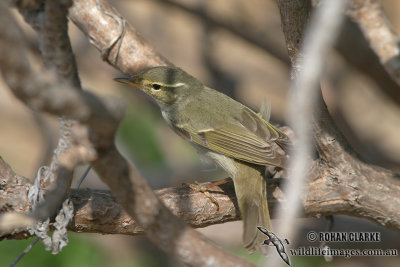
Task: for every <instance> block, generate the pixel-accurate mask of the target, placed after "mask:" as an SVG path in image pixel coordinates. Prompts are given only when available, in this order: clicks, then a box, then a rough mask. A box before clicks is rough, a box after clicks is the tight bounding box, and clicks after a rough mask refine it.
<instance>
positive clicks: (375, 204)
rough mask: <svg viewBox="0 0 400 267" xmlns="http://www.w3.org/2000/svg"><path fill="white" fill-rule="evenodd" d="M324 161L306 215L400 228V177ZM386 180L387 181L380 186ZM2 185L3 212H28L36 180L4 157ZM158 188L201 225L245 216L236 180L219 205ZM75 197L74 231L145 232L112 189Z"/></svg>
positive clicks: (217, 191)
mask: <svg viewBox="0 0 400 267" xmlns="http://www.w3.org/2000/svg"><path fill="white" fill-rule="evenodd" d="M339 157H340V156H339ZM319 163H320V162H315V165H314V167H313V172H311V173H310V176H309V180H310V181H311V182H310V183H309V191H308V193H307V196H306V200H305V201H304V210H305V215H306V216H326V215H332V214H348V215H352V216H358V217H360V218H367V219H370V220H373V221H375V222H376V223H378V224H380V225H384V226H386V227H388V228H391V229H394V230H397V231H400V212H398V211H397V212H396V211H393V212H391V213H390V214H389V216H388V213H387V207H386V202H387V201H388V200H390V201H393V203H400V197H399V196H398V190H400V185H399V183H398V182H397V183H396V178H393V177H391V176H389V175H388V174H387V172H386V171H383V172H379V173H377V172H375V171H374V177H373V179H370V180H368V182H365V181H364V180H365V178H362V179H355V178H354V177H353V176H354V175H353V174H348V175H347V176H352V177H353V178H351V179H349V178H348V177H347V176H344V175H343V176H339V173H340V172H339V171H337V170H335V169H334V168H333V167H332V166H330V167H329V168H330V170H332V171H331V173H329V172H320V169H321V166H317V164H319ZM322 168H325V166H322ZM326 168H328V167H326ZM333 171H336V172H333ZM365 172H369V170H368V169H367V170H365ZM274 180H275V179H274ZM381 182H384V183H385V185H384V186H382V185H380V183H381ZM0 184H1V185H2V187H1V189H0V195H1V198H0V211H1V212H10V211H17V212H24V211H27V208H28V207H27V191H28V190H29V186H30V182H29V180H28V179H26V178H24V177H21V176H18V175H17V174H15V173H14V172H13V171H12V169H11V168H10V167H9V166H8V165H7V164H6V163H5V162H4V161H2V160H1V159H0ZM277 186H278V183H269V184H268V191H269V192H270V193H269V194H268V197H269V198H268V203H269V207H270V209H272V211H273V210H274V208H275V207H276V205H277V204H278V200H277V199H276V198H275V197H274V196H273V195H275V194H274V192H278V191H277V190H279V189H278V187H277ZM155 192H156V195H157V196H158V198H159V199H160V200H161V201H162V202H163V203H164V205H166V206H167V208H168V209H169V210H171V211H172V213H173V214H175V215H176V216H178V217H180V218H181V219H183V220H184V221H185V222H187V223H188V224H190V225H192V226H193V227H196V228H197V227H205V226H208V225H212V224H219V223H224V222H227V221H234V220H239V219H240V214H239V209H238V208H237V203H236V196H235V193H234V190H233V186H232V183H230V184H229V183H228V184H226V185H222V186H221V187H215V188H213V189H212V190H211V192H210V193H211V195H212V196H213V197H214V198H215V199H216V200H217V202H218V205H219V209H217V207H216V205H215V204H214V203H212V202H211V201H210V199H209V198H207V197H206V196H205V195H204V194H202V193H198V192H194V191H192V190H190V189H189V188H188V187H175V188H165V189H160V190H156V191H155ZM362 192H368V194H369V195H368V197H365V196H363V194H362ZM70 197H71V200H72V201H73V203H74V210H75V217H74V221H73V222H72V224H71V225H70V226H69V229H70V230H71V231H76V232H89V233H102V234H127V235H135V234H142V233H143V227H141V226H140V225H139V224H138V223H137V222H136V221H135V220H133V219H132V218H131V217H130V216H129V215H128V214H127V213H126V211H124V209H123V208H122V207H121V206H120V205H119V204H118V202H117V201H116V199H115V197H113V196H112V195H111V193H110V191H108V190H90V189H82V190H71V192H70ZM272 214H273V215H274V213H272ZM3 237H7V238H12V239H20V238H26V237H27V233H26V232H18V233H11V234H10V235H7V236H3ZM0 238H1V237H0Z"/></svg>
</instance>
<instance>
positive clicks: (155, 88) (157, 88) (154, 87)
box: [152, 83, 161, 90]
mask: <svg viewBox="0 0 400 267" xmlns="http://www.w3.org/2000/svg"><path fill="white" fill-rule="evenodd" d="M152 87H153V89H154V90H160V88H161V85H159V84H158V83H153V85H152Z"/></svg>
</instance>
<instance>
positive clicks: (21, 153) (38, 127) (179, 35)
mask: <svg viewBox="0 0 400 267" xmlns="http://www.w3.org/2000/svg"><path fill="white" fill-rule="evenodd" d="M110 3H111V4H112V5H114V6H115V7H116V9H117V10H118V11H119V12H121V14H122V15H123V16H124V17H125V18H126V19H127V21H128V22H129V23H130V24H132V25H133V27H134V28H136V30H137V31H138V32H139V33H140V34H141V35H142V36H143V37H144V38H145V39H146V40H147V41H149V42H150V43H151V44H152V45H153V46H154V47H155V48H156V50H157V51H159V52H160V53H161V54H162V55H164V56H165V57H166V58H168V59H169V60H170V61H171V62H173V63H174V64H175V65H176V66H179V67H182V68H183V69H185V70H186V71H188V72H189V73H191V74H192V75H194V76H195V77H197V78H198V79H200V80H201V81H202V82H203V83H204V84H206V85H208V86H210V87H213V88H215V89H218V90H220V91H222V92H224V93H226V94H228V95H230V96H231V97H233V98H235V99H237V100H239V101H240V102H242V103H244V104H246V105H248V106H249V107H251V108H253V109H254V110H258V109H259V106H260V105H261V102H262V101H263V100H264V99H268V101H269V102H270V103H271V105H272V121H273V122H274V123H276V124H278V125H284V124H285V119H286V110H287V103H286V93H287V88H288V84H289V79H290V69H289V67H290V62H289V59H288V57H287V52H286V46H285V42H284V37H283V33H282V31H281V26H280V24H281V22H280V15H279V10H278V8H277V6H276V3H275V1H271V0H248V1H240V0H213V1H206V0H163V1H161V0H152V1H150V0H135V1H127V0H125V1H124V0H119V1H118V0H114V1H110ZM382 3H383V5H384V8H385V10H386V11H387V14H388V17H389V19H390V21H391V23H392V24H393V26H394V28H395V29H396V31H397V32H399V31H400V17H399V16H398V12H399V11H400V2H399V1H396V0H383V1H382ZM14 14H15V16H16V17H17V18H18V20H19V21H20V23H21V26H22V27H23V28H24V30H25V32H26V42H27V43H29V46H30V48H31V50H32V53H31V57H32V61H35V60H40V53H39V50H38V45H37V39H36V36H35V33H34V32H33V31H32V30H31V29H30V28H29V26H27V25H26V24H25V23H24V22H23V20H22V19H21V17H20V16H19V14H18V13H17V12H14ZM345 27H346V30H349V31H352V30H354V31H357V29H354V28H356V27H355V26H354V25H352V24H351V23H350V22H348V23H346V24H345ZM69 30H70V36H71V40H72V45H73V49H74V52H75V55H76V59H77V63H78V70H79V73H80V77H81V81H82V85H83V87H84V88H85V89H87V90H91V91H93V92H95V93H97V94H99V95H102V96H103V97H117V98H120V99H121V101H124V102H125V104H126V107H127V115H126V118H125V119H124V121H123V122H122V124H121V127H120V130H119V132H118V136H117V143H118V147H119V149H120V151H121V152H122V153H123V154H124V155H126V156H127V157H128V158H129V159H131V160H132V161H133V162H134V163H135V164H136V166H137V167H138V168H139V170H140V171H141V173H142V174H143V176H144V177H145V178H147V180H148V182H149V183H150V184H151V185H152V187H153V188H155V189H157V188H163V187H170V186H177V185H181V183H183V182H186V183H188V182H193V181H212V180H216V179H221V178H225V177H226V175H225V174H224V173H223V172H221V171H212V172H211V171H204V166H202V165H201V163H200V161H199V159H198V157H197V154H196V152H195V151H194V149H192V148H191V146H189V145H188V144H187V143H185V142H184V141H183V140H182V139H181V138H180V137H178V136H177V135H175V134H174V133H173V132H172V131H171V130H170V129H169V127H168V126H167V125H166V124H165V122H164V121H163V120H162V118H161V116H160V112H159V109H158V107H157V106H156V105H155V104H154V103H153V102H151V101H150V100H149V98H147V97H146V96H145V95H144V94H143V93H141V92H140V91H139V90H135V88H133V87H128V86H124V85H121V84H117V83H115V82H114V81H113V80H112V79H113V78H115V77H121V76H122V77H123V76H124V74H122V73H120V72H119V71H117V70H115V69H113V68H112V67H110V66H109V65H108V64H107V63H105V62H103V61H102V60H101V56H100V54H99V52H98V51H97V50H96V49H95V48H93V47H92V46H91V45H90V43H89V41H88V39H87V38H86V37H85V36H84V35H83V34H82V33H81V32H80V31H79V30H78V29H77V28H76V27H75V25H73V24H72V23H71V24H70V28H69ZM354 36H356V35H354ZM341 38H342V37H341ZM343 38H346V35H345V36H344V37H343ZM358 41H359V42H360V41H361V42H363V40H362V36H361V39H358ZM352 44H353V45H352V46H350V45H347V47H346V48H348V49H352V50H354V51H359V50H360V49H359V47H358V44H357V43H354V42H353V43H352ZM338 46H339V45H338ZM343 50H344V49H343V48H340V47H338V49H337V50H336V51H332V53H331V55H330V56H329V59H328V65H327V67H326V75H325V77H324V78H323V81H322V83H323V95H324V99H325V101H326V103H327V105H328V108H329V111H330V112H331V114H332V116H333V117H334V119H335V121H336V123H337V126H338V127H339V128H340V129H341V130H342V131H343V132H344V133H345V135H346V137H347V138H348V140H349V142H350V143H351V144H352V146H353V148H354V149H355V150H356V151H358V152H359V153H360V155H361V156H362V157H363V158H365V159H366V160H369V161H371V162H373V163H375V164H380V165H382V166H384V167H389V168H392V167H393V166H394V165H395V164H393V162H396V160H398V159H399V158H400V155H399V153H400V143H399V139H400V138H399V134H398V133H399V132H400V108H399V103H400V101H399V99H400V98H399V92H396V91H394V92H391V93H390V92H389V93H388V92H387V91H384V90H382V89H381V87H380V86H381V84H379V83H378V82H377V80H376V79H374V78H371V76H370V75H368V73H371V72H374V70H371V69H368V68H369V67H371V68H373V67H375V66H374V65H373V64H371V63H370V62H371V61H370V59H371V58H372V56H370V55H369V54H368V53H367V52H366V53H365V54H361V55H358V57H359V58H358V60H359V61H358V62H361V63H358V64H359V65H357V64H354V62H350V61H351V58H347V56H346V54H344V52H343ZM360 58H361V60H360ZM363 60H365V64H363V62H364V61H363ZM360 65H361V66H364V68H366V70H365V69H363V68H360ZM374 73H376V72H374ZM377 79H378V78H377ZM381 80H385V79H381ZM386 82H387V83H389V85H388V87H390V86H392V88H395V86H394V85H393V84H390V82H389V81H387V79H386ZM396 88H397V87H396ZM377 122H379V126H378V127H376V124H377ZM0 125H1V129H2V131H1V136H0V156H1V157H3V158H4V160H5V161H6V162H8V163H9V164H10V165H11V166H12V168H13V169H14V170H15V171H16V172H17V173H19V174H21V175H24V176H26V177H28V178H31V179H32V178H33V177H34V176H35V174H36V171H37V169H38V167H39V166H41V165H44V164H48V163H49V160H50V159H51V156H52V151H53V149H54V148H55V145H56V142H57V136H58V121H57V118H54V117H51V116H48V115H46V114H38V113H35V112H33V111H31V110H30V109H28V108H27V107H25V106H24V105H23V104H22V103H21V102H19V101H18V100H17V99H16V98H15V97H14V96H13V95H11V93H10V91H9V89H8V88H7V86H6V85H5V84H4V82H3V81H2V79H1V77H0ZM382 135H384V136H385V138H377V137H378V136H382ZM381 139H383V140H381ZM365 144H369V145H368V146H366V145H365ZM84 168H85V166H82V168H81V169H78V170H77V172H76V176H77V177H79V175H80V174H81V173H82V172H83V170H84ZM393 169H395V168H393ZM85 187H88V188H96V189H105V188H106V187H105V185H104V184H103V183H102V182H101V181H100V180H99V179H98V178H97V177H96V175H95V173H94V172H92V171H91V172H90V174H89V177H88V178H87V179H86V180H85V181H84V183H83V184H82V186H81V188H85ZM301 220H302V221H303V222H304V224H305V228H304V229H303V230H302V233H301V235H300V238H299V239H300V240H299V242H300V243H299V244H298V245H297V246H308V245H314V246H316V244H309V243H307V240H306V238H305V236H306V233H307V231H309V230H315V231H318V230H320V231H323V230H324V229H325V228H326V226H327V221H326V220H325V219H324V218H321V219H301ZM274 223H278V222H276V221H273V224H274ZM199 231H200V232H202V233H204V234H205V235H206V236H207V237H208V238H210V239H211V240H213V241H214V242H215V243H217V244H219V245H221V246H222V247H224V248H226V249H227V250H229V251H231V252H232V253H235V254H237V255H241V256H243V257H246V258H248V259H250V260H251V261H253V262H255V263H256V262H258V261H259V260H260V259H261V258H262V256H261V255H259V254H253V255H248V254H247V253H246V251H245V250H244V249H242V247H241V234H242V233H241V231H242V226H241V222H231V223H225V224H222V225H215V226H209V227H206V228H204V229H199ZM333 231H379V232H381V234H382V240H383V241H382V242H380V243H375V244H368V243H367V244H365V243H362V244H358V243H352V244H347V243H346V244H342V243H340V244H334V245H332V246H331V247H332V248H359V249H362V248H397V249H400V242H399V241H398V240H399V237H400V235H399V233H398V232H394V231H391V230H388V229H385V228H382V227H379V226H377V225H375V224H373V223H370V222H368V221H366V220H362V219H356V218H352V217H348V216H335V224H334V228H333ZM69 237H70V239H71V240H70V243H69V245H68V246H67V247H66V248H64V249H63V251H62V252H61V253H60V254H58V255H55V256H54V255H51V254H50V253H48V252H46V251H45V250H44V248H43V246H42V245H41V244H40V245H37V246H36V247H35V248H34V249H33V250H32V251H31V252H30V253H29V254H28V255H26V256H25V257H24V258H23V259H22V261H21V262H20V263H19V265H18V266H118V267H122V266H180V265H179V263H177V262H175V261H174V260H173V259H170V258H169V257H168V256H167V255H165V254H163V253H162V252H161V251H160V250H158V249H157V248H156V247H155V246H154V245H153V244H152V243H150V242H149V241H148V240H147V239H146V237H144V236H138V237H129V236H120V235H107V236H101V235H96V234H76V233H70V235H69ZM28 243H29V241H28V240H25V241H14V240H3V241H1V242H0V266H8V265H9V264H10V263H11V262H12V261H13V259H14V258H15V257H16V256H17V255H18V254H19V253H20V252H22V251H23V249H24V248H25V247H26V245H27V244H28ZM295 247H296V246H295ZM291 259H292V265H293V266H310V265H312V266H400V260H399V257H353V258H351V259H350V260H347V259H344V258H342V257H335V258H334V260H333V261H332V262H326V261H325V260H324V259H323V258H322V257H292V258H291Z"/></svg>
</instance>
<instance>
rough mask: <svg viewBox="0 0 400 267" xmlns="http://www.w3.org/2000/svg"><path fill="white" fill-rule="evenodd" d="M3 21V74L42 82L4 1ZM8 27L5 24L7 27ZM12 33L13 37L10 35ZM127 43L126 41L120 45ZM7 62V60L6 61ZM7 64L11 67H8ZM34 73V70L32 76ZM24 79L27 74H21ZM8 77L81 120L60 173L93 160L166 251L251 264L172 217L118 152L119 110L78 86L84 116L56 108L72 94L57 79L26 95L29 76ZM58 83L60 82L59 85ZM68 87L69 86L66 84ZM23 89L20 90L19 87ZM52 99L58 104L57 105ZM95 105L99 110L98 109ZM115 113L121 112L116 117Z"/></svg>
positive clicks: (34, 97) (187, 259)
mask: <svg viewBox="0 0 400 267" xmlns="http://www.w3.org/2000/svg"><path fill="white" fill-rule="evenodd" d="M0 12H1V15H2V16H0V17H1V18H0V19H1V20H2V21H1V23H0V24H1V25H7V26H6V27H4V26H3V27H2V28H0V30H1V31H0V45H3V46H4V47H1V48H4V49H2V51H10V53H11V54H12V55H13V56H15V57H17V59H15V60H14V59H11V58H9V57H8V56H7V55H5V56H2V57H0V68H1V72H2V73H3V75H4V76H6V75H5V74H7V73H10V72H11V73H12V72H13V71H14V72H16V73H18V72H19V71H20V70H19V68H22V72H23V73H25V74H28V77H36V78H37V80H38V81H39V82H38V83H42V84H43V83H44V82H43V80H42V79H43V78H42V75H41V74H38V73H35V72H34V71H32V70H30V66H29V64H27V65H26V66H20V65H19V63H20V62H22V61H23V60H24V59H22V58H21V57H23V56H24V53H23V52H24V51H25V47H24V46H23V44H22V43H21V44H19V45H16V44H14V43H13V42H15V41H17V40H18V39H21V31H20V29H19V28H18V26H17V24H16V22H15V21H14V20H13V18H12V16H11V14H9V12H8V10H6V8H5V6H4V4H2V5H0ZM5 28H7V29H5ZM9 37H12V38H11V39H10V40H9ZM122 47H123V46H122ZM3 63H6V64H3ZM8 68H9V69H8ZM33 74H36V75H33ZM22 78H24V77H22ZM5 80H6V82H7V83H8V84H9V86H10V87H11V88H12V89H13V90H16V89H15V88H14V86H15V87H16V88H17V91H18V90H21V91H22V94H17V93H16V95H17V96H21V97H20V99H21V100H23V101H24V102H26V103H30V102H37V101H38V100H39V99H41V100H45V102H42V103H40V104H41V106H42V107H46V108H47V107H51V108H55V109H54V110H53V111H56V112H53V114H55V113H56V114H57V115H60V114H58V112H61V113H69V114H70V115H73V114H75V115H76V116H75V117H74V116H71V117H70V118H71V119H76V120H79V119H83V120H80V123H82V125H76V127H74V129H73V131H72V132H71V138H72V140H73V144H74V147H75V148H77V149H74V150H69V151H68V152H71V153H64V154H62V157H61V159H60V160H62V164H60V166H62V168H64V169H62V170H61V171H64V172H61V173H62V174H63V173H65V172H67V173H68V172H71V171H72V169H73V168H74V167H75V166H76V164H77V163H80V162H85V161H89V162H90V164H91V165H92V166H93V168H94V169H95V170H96V172H97V174H98V175H99V176H100V178H101V179H102V180H103V181H104V182H105V183H106V184H107V185H108V186H109V188H110V189H111V191H112V192H113V194H114V196H115V197H116V199H117V201H118V203H120V204H121V206H122V207H123V208H124V209H125V211H126V212H127V213H128V214H129V215H130V216H131V217H132V218H135V219H136V221H137V222H138V223H139V224H140V225H141V226H142V227H143V229H144V230H145V232H146V233H147V236H148V237H149V238H150V239H151V240H152V241H153V242H154V243H155V244H157V245H158V246H159V247H160V248H161V249H163V250H164V251H166V252H167V253H168V254H170V255H172V256H174V257H176V258H177V259H180V260H181V261H183V262H184V263H186V264H188V265H194V266H216V265H217V266H238V265H241V266H252V264H250V263H248V262H247V261H245V260H243V259H240V258H237V257H235V256H233V255H231V254H229V253H227V252H225V251H223V250H221V249H219V248H218V247H216V246H215V245H213V244H211V243H210V242H209V241H207V240H206V239H205V238H204V237H203V236H202V235H201V234H200V233H198V232H196V231H194V230H193V229H192V228H191V227H189V226H188V225H186V224H185V223H184V222H183V221H181V220H180V219H178V218H177V217H176V216H174V215H173V214H172V213H171V212H170V211H169V210H168V209H167V208H166V207H165V206H164V205H163V204H162V203H161V202H160V201H159V199H158V198H157V196H156V195H155V193H154V192H153V191H152V189H151V188H150V187H149V185H148V184H147V183H146V181H145V180H144V179H143V178H142V177H141V176H140V174H139V173H138V171H137V170H136V169H135V167H134V166H132V165H130V164H129V163H128V162H127V161H126V160H125V159H124V158H123V157H122V156H121V154H120V153H119V152H118V151H117V149H116V147H115V145H114V136H115V132H116V130H117V126H118V122H119V119H120V115H121V114H120V112H118V111H119V110H118V109H115V108H114V109H107V107H108V106H107V104H106V103H105V101H102V100H101V99H99V98H97V97H95V96H90V95H89V94H86V93H83V92H81V91H77V90H67V91H66V92H68V93H67V94H69V96H70V97H71V98H81V100H80V101H79V102H80V103H81V104H82V105H83V107H82V108H81V109H86V110H87V112H86V113H85V114H84V115H83V117H82V115H80V114H79V113H78V114H76V113H73V112H72V111H67V110H64V111H63V110H60V109H57V108H59V107H60V106H63V107H64V108H65V109H66V108H67V107H68V106H69V105H70V104H71V103H70V102H69V101H70V100H71V98H70V99H68V98H64V97H63V95H62V93H64V92H61V91H60V90H54V88H55V84H54V83H53V84H50V85H49V86H47V87H44V88H43V87H40V88H33V90H34V91H36V92H41V93H43V95H45V96H43V95H40V94H27V93H26V92H27V91H28V90H31V89H32V86H33V85H37V84H33V85H32V84H29V85H30V87H28V88H26V87H23V86H22V87H21V85H26V80H25V79H23V81H21V82H16V84H15V81H13V80H12V79H11V78H9V77H6V79H5ZM58 84H59V83H57V85H58ZM67 86H68V85H67ZM18 92H19V91H18ZM54 103H57V105H56V106H55V105H54ZM95 108H97V109H95ZM115 114H117V116H115ZM108 118H114V119H115V120H114V125H113V127H106V126H105V124H103V121H104V120H107V119H108Z"/></svg>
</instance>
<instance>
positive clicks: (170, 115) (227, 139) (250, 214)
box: [115, 67, 290, 252]
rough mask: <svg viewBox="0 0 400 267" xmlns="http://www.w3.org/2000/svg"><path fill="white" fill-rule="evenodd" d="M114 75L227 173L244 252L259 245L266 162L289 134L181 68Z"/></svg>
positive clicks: (273, 161)
mask: <svg viewBox="0 0 400 267" xmlns="http://www.w3.org/2000/svg"><path fill="white" fill-rule="evenodd" d="M115 80H116V81H118V82H122V83H126V84H130V85H134V86H136V87H138V88H140V89H141V90H142V91H144V92H145V93H147V94H148V95H149V96H151V97H152V98H153V99H154V100H155V101H156V102H157V104H158V105H159V106H160V108H161V112H162V116H163V118H164V119H165V121H166V122H167V123H168V124H169V126H171V128H172V129H173V130H174V131H175V132H176V133H177V134H178V135H180V136H181V137H183V138H184V139H186V140H187V141H189V142H190V143H191V144H192V145H193V146H194V147H195V148H196V149H197V151H198V152H199V155H201V156H206V157H207V158H211V159H212V160H214V161H215V162H216V163H217V164H219V165H220V166H221V167H222V168H223V169H225V171H226V172H228V173H229V174H230V176H231V177H232V178H233V182H234V186H235V193H236V196H237V200H238V203H239V209H240V212H241V216H242V219H243V223H244V224H243V229H244V230H243V243H244V246H245V248H246V249H247V250H248V251H249V252H253V251H255V250H256V249H259V250H260V249H261V245H262V243H263V240H264V239H265V236H264V235H263V234H262V233H261V232H259V231H258V230H257V226H262V227H264V228H266V229H268V230H271V221H270V215H269V211H268V203H267V191H266V182H265V172H266V166H267V165H272V166H277V167H283V165H284V162H285V159H286V156H285V150H287V148H288V147H289V145H290V140H289V138H288V137H287V136H286V135H285V134H284V133H283V132H281V131H280V130H279V129H278V128H276V127H275V126H273V125H272V124H270V123H269V122H268V121H266V120H264V119H263V118H262V117H261V115H259V114H257V113H255V112H254V111H252V110H251V109H250V108H248V107H246V106H244V105H242V104H241V103H239V102H237V101H235V100H233V99H232V98H230V97H228V96H226V95H224V94H222V93H220V92H218V91H216V90H214V89H211V88H208V87H206V86H204V85H203V84H202V83H201V82H200V81H198V80H197V79H196V78H194V77H193V76H191V75H189V74H188V73H186V72H185V71H183V70H182V69H180V68H177V67H153V68H149V69H146V70H144V71H143V72H141V73H139V74H137V75H135V76H133V77H131V78H116V79H115Z"/></svg>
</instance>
